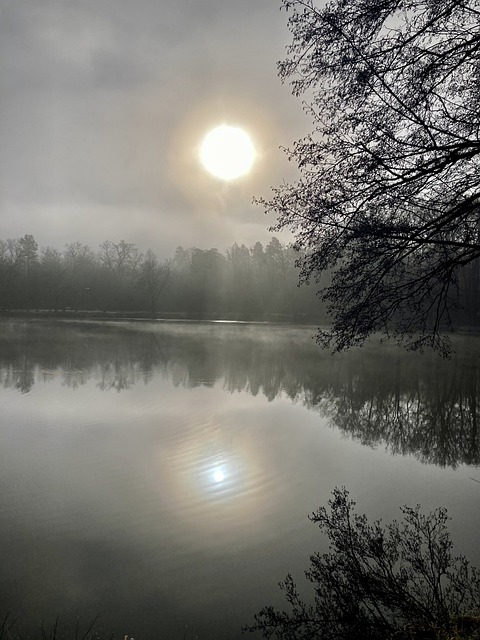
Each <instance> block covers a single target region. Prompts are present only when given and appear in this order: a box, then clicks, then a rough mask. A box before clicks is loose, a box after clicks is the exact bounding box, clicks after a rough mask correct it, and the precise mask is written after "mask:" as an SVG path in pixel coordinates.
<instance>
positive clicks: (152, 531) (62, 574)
mask: <svg viewBox="0 0 480 640" xmlns="http://www.w3.org/2000/svg"><path fill="white" fill-rule="evenodd" d="M97 383H98V380H97V379H95V377H92V378H88V379H86V380H85V381H84V384H82V385H81V386H79V387H77V388H76V389H71V388H69V387H67V386H65V385H64V381H63V379H62V377H61V376H55V375H50V376H48V380H47V379H45V380H44V379H43V378H42V376H40V375H38V376H37V382H36V384H35V385H34V386H33V387H32V389H31V391H30V392H29V393H28V394H25V395H22V394H20V393H19V392H18V391H16V390H5V389H1V390H0V425H1V429H0V486H1V487H2V493H1V495H0V501H1V505H0V506H1V509H0V513H1V514H2V515H1V518H2V522H1V526H0V562H2V566H6V567H7V569H8V571H5V572H4V575H3V578H2V579H1V581H0V582H1V586H0V590H1V592H0V596H2V599H3V601H4V602H5V603H6V604H9V605H10V606H12V607H14V608H15V607H17V606H18V602H19V601H21V602H23V603H24V605H25V606H26V607H27V608H28V610H31V611H32V613H33V614H35V612H37V611H45V610H46V609H48V608H49V607H52V608H53V607H55V613H57V612H58V609H59V608H62V609H64V608H65V609H68V607H69V606H70V607H73V606H77V603H82V605H81V606H82V607H84V609H85V610H90V608H92V609H94V610H95V608H97V609H96V610H95V611H94V613H97V612H98V603H99V602H102V603H104V609H105V616H104V617H105V620H106V621H109V623H111V624H112V625H115V624H120V622H121V623H122V624H124V623H126V620H127V619H128V620H133V621H134V628H133V629H132V635H135V633H137V635H139V633H138V632H137V630H138V629H140V628H141V625H142V624H143V623H142V620H143V619H145V620H150V619H152V616H153V617H155V615H159V614H158V611H160V610H161V611H162V612H163V613H162V615H163V623H162V624H164V627H162V628H165V629H169V630H170V631H171V635H172V637H174V636H175V637H178V636H179V635H180V636H181V634H182V631H181V630H182V629H183V627H184V625H185V621H188V623H189V625H190V626H191V628H195V629H196V630H197V631H196V632H198V631H199V630H202V631H203V633H204V637H207V636H208V635H212V634H213V633H214V631H215V629H217V627H218V628H219V629H221V628H222V627H223V626H224V625H226V624H227V622H226V621H227V620H228V621H229V622H228V624H231V625H232V628H233V627H235V629H236V628H238V627H239V626H240V625H241V624H243V623H245V622H246V621H247V620H248V619H249V618H250V616H251V614H252V613H253V612H254V611H255V610H257V609H259V608H260V607H261V606H263V605H264V604H267V603H269V602H273V601H274V600H275V598H276V597H277V591H276V583H277V582H278V580H280V579H281V578H282V577H283V576H284V575H285V574H286V573H287V572H288V571H292V572H293V573H294V574H295V575H296V577H297V578H299V579H300V578H301V575H302V570H303V569H304V568H306V566H307V564H308V555H309V553H311V552H313V551H314V550H317V549H319V550H321V549H322V545H323V544H324V543H323V541H322V539H321V538H319V536H318V533H317V531H316V529H315V528H314V527H313V525H311V524H309V523H308V521H307V519H306V515H307V514H308V513H310V512H311V511H312V510H314V509H316V508H317V506H319V505H320V504H323V503H325V501H326V500H327V499H328V497H329V495H330V492H331V490H332V489H333V487H334V486H336V485H338V486H341V485H345V486H347V488H350V489H351V492H352V497H353V498H354V499H355V500H356V501H357V503H358V505H359V509H360V510H361V511H366V512H367V513H368V514H369V515H371V516H372V517H375V518H377V517H381V518H383V519H384V520H387V521H388V520H390V519H393V518H394V517H397V518H398V517H399V512H398V506H400V505H402V504H416V503H417V502H418V503H420V504H422V505H423V506H424V507H425V508H426V509H429V508H431V507H434V506H437V505H440V504H441V505H444V506H446V507H447V508H449V511H450V515H452V517H453V518H454V520H453V522H452V531H453V533H454V539H455V540H456V541H457V542H458V547H459V548H458V551H459V552H460V551H461V552H465V553H467V554H468V555H469V556H472V557H473V558H475V557H477V558H478V554H479V550H478V544H477V540H476V532H477V531H478V526H479V524H480V523H479V512H478V509H475V508H472V505H478V501H479V496H480V493H479V490H478V484H477V483H475V482H472V481H471V480H470V479H469V478H470V477H471V476H477V475H478V474H477V472H476V470H475V469H472V468H465V467H460V468H458V469H457V470H452V469H441V468H438V467H435V466H433V465H424V464H421V463H419V462H418V461H417V460H415V459H414V458H413V457H402V456H394V457H392V456H390V455H389V454H388V452H386V451H384V449H383V447H378V448H376V449H374V448H368V447H363V446H362V445H361V444H359V443H358V442H356V441H353V440H350V439H348V438H344V437H342V436H341V434H340V433H339V432H338V431H337V430H334V429H331V428H330V427H329V426H328V423H327V419H326V418H322V417H321V416H319V415H318V413H315V412H310V411H308V410H307V409H306V408H305V407H304V406H302V404H301V403H297V404H294V403H292V402H291V401H290V400H288V399H287V398H285V397H283V396H279V397H277V398H276V399H274V400H273V401H268V400H267V398H266V397H264V396H263V395H261V394H259V395H257V396H252V395H250V394H249V393H247V392H246V391H242V392H235V393H228V392H227V391H226V390H225V389H224V388H223V381H222V380H221V379H220V380H218V381H217V383H216V384H214V385H213V386H211V387H208V386H198V387H194V388H187V387H184V386H174V385H173V384H172V381H171V379H169V378H168V377H162V376H160V375H157V376H155V375H154V376H153V377H152V378H151V379H150V380H149V382H148V384H144V383H143V381H142V380H141V379H140V380H138V381H137V382H136V383H135V384H134V385H132V386H131V387H130V388H128V389H125V390H123V391H121V392H120V393H118V392H117V391H115V390H114V389H111V390H110V391H101V389H100V388H99V387H98V384H97ZM219 472H222V473H223V474H224V476H223V478H220V477H217V478H215V473H219ZM479 564H480V563H479ZM45 576H47V577H45ZM38 593H41V594H42V595H41V597H39V596H38V595H36V594H38ZM29 594H30V595H29ZM3 596H4V597H3ZM28 598H30V600H29V599H28ZM119 611H120V612H122V613H119ZM165 611H167V612H168V615H167V613H164V612H165ZM222 611H223V613H219V612H222ZM102 613H103V612H102ZM109 616H110V618H109ZM182 621H183V622H182ZM175 625H177V626H175ZM120 631H122V630H120V629H119V633H118V635H120V636H121V633H120ZM122 632H123V631H122ZM192 633H193V632H192ZM215 633H216V632H215ZM175 634H176V635H175ZM141 636H142V637H143V638H145V639H149V630H148V629H147V628H145V629H143V633H142V634H141ZM215 637H217V638H221V637H222V636H221V634H216V635H215Z"/></svg>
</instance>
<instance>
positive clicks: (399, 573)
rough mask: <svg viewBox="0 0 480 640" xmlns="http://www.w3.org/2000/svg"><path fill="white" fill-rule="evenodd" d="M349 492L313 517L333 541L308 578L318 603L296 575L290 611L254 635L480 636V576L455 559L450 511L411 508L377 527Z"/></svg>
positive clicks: (265, 617) (265, 620)
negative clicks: (306, 595)
mask: <svg viewBox="0 0 480 640" xmlns="http://www.w3.org/2000/svg"><path fill="white" fill-rule="evenodd" d="M354 507H355V502H353V501H352V500H351V499H350V498H349V493H348V491H347V490H346V489H345V488H342V489H338V488H336V489H335V490H334V492H333V498H332V499H330V500H329V501H328V506H327V507H321V508H320V509H319V510H318V511H317V512H316V513H313V514H312V515H311V516H310V520H311V521H312V522H315V523H316V524H318V526H319V527H320V529H321V530H322V531H323V532H324V533H326V535H327V536H328V538H329V540H330V547H329V549H330V551H329V553H326V554H318V553H316V554H314V555H312V556H311V558H310V562H311V564H310V568H309V569H308V571H306V572H305V575H306V577H307V579H308V580H309V581H310V582H311V583H312V584H313V586H314V592H315V598H314V602H313V604H307V603H306V602H304V601H303V600H302V599H301V598H300V595H299V593H298V591H297V587H296V584H295V582H294V580H293V578H292V576H291V575H288V576H287V578H286V579H285V581H284V582H283V583H280V587H281V588H282V589H283V591H284V592H285V596H286V599H287V601H288V603H289V611H288V612H285V611H277V610H275V609H274V608H273V607H265V608H264V609H262V610H261V611H260V612H259V613H258V614H257V615H256V616H255V623H254V624H253V625H250V626H247V627H245V630H248V631H261V632H262V634H263V636H264V637H266V638H277V639H278V640H311V639H313V638H318V639H322V640H347V639H348V640H357V639H358V640H388V639H395V640H430V639H431V640H465V639H466V638H472V639H473V638H480V618H479V617H477V615H478V613H479V611H480V609H479V607H480V571H478V569H476V568H473V567H471V566H470V564H469V562H468V561H467V559H466V558H465V557H464V556H456V557H454V556H453V555H452V542H451V540H450V535H449V532H448V531H447V521H448V520H449V518H448V516H447V511H446V509H443V508H440V509H436V510H435V511H433V512H432V513H430V514H428V515H423V514H422V513H421V512H420V507H419V506H418V505H417V506H416V507H415V508H411V507H403V508H402V509H401V511H402V514H403V520H402V521H401V522H397V521H394V522H392V523H391V524H387V525H386V526H382V524H381V521H375V522H373V524H369V522H368V520H367V518H366V516H365V515H358V514H357V513H355V512H354Z"/></svg>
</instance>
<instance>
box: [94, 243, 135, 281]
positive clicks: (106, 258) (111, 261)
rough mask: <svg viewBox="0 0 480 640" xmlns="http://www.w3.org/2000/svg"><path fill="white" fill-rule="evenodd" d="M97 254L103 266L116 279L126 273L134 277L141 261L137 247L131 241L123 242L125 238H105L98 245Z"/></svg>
mask: <svg viewBox="0 0 480 640" xmlns="http://www.w3.org/2000/svg"><path fill="white" fill-rule="evenodd" d="M99 256H100V260H101V262H102V263H103V264H104V266H105V267H106V268H107V269H108V270H109V271H110V272H111V273H112V274H113V275H114V276H115V278H116V279H118V280H121V279H122V278H123V277H125V276H127V275H129V276H130V278H134V277H135V274H136V270H137V268H138V267H139V265H140V263H141V261H142V254H141V253H140V252H139V250H138V249H137V247H136V246H135V245H134V244H133V243H131V242H125V240H120V242H111V241H110V240H105V242H103V243H102V244H101V245H100V254H99Z"/></svg>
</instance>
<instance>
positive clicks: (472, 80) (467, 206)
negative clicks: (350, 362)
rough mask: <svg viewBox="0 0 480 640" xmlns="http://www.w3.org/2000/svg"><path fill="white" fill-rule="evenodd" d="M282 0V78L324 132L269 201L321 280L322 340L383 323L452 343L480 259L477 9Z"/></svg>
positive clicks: (306, 271)
mask: <svg viewBox="0 0 480 640" xmlns="http://www.w3.org/2000/svg"><path fill="white" fill-rule="evenodd" d="M283 7H284V8H285V9H286V10H287V11H289V12H290V18H289V21H288V22H289V27H290V29H291V32H292V34H293V40H292V44H291V45H290V47H289V48H288V57H287V59H286V60H285V61H283V62H281V63H279V75H280V77H281V78H282V80H284V81H285V80H290V81H291V85H292V90H293V93H294V94H295V95H297V96H298V95H301V94H304V95H305V96H306V110H307V112H308V113H309V114H310V116H311V118H312V120H313V124H314V131H313V133H312V134H311V135H309V136H307V137H306V138H304V139H302V140H300V141H299V142H297V143H296V144H295V146H294V148H293V149H292V150H291V151H289V157H290V158H291V159H293V160H294V161H296V163H297V164H298V167H299V170H300V178H299V180H298V181H297V182H295V183H293V184H289V185H288V184H287V185H283V186H281V187H279V188H278V189H275V190H274V196H273V198H272V199H271V201H269V202H264V201H263V202H264V204H265V206H266V208H267V210H269V211H273V212H274V213H275V214H276V215H277V216H278V222H277V224H276V225H275V226H274V228H273V230H276V231H277V230H281V229H283V228H285V227H287V228H290V229H291V230H293V232H294V233H295V235H296V243H295V246H296V248H297V249H298V250H299V251H301V252H302V255H301V257H300V258H299V263H300V265H301V267H302V271H301V279H302V281H308V280H309V279H314V280H315V281H317V282H318V283H321V284H323V286H322V288H321V289H320V296H321V298H322V299H323V301H324V302H325V304H326V306H327V308H328V311H329V314H330V316H331V318H332V321H333V325H332V329H331V331H327V332H323V331H319V333H318V340H319V342H320V343H321V344H322V345H333V346H334V348H335V349H336V350H342V349H345V348H348V347H349V346H352V345H355V344H361V343H363V342H364V340H365V339H366V338H367V337H368V336H370V335H371V334H372V333H374V332H376V331H381V332H384V333H385V334H386V335H392V336H394V337H395V338H396V339H397V341H398V342H401V343H403V344H405V345H406V346H407V347H409V348H420V349H421V348H422V347H423V346H425V345H431V346H433V347H436V348H440V349H442V350H444V351H445V350H447V349H448V341H446V340H445V339H444V337H442V335H441V333H440V332H441V330H442V328H444V327H446V326H450V323H451V310H452V308H454V306H455V304H456V302H457V300H458V294H457V290H456V288H457V285H458V281H459V275H460V274H461V272H462V270H463V269H464V267H465V265H468V264H469V263H472V261H476V260H477V259H478V258H479V256H480V227H479V213H480V208H479V199H480V164H479V153H480V137H479V136H480V89H479V87H480V4H479V2H478V0H462V1H460V0H446V1H445V2H438V1H435V2H432V1H430V0H381V1H379V2H365V1H364V0H348V1H347V0H332V1H331V2H329V3H328V4H324V3H319V2H317V1H316V0H283ZM330 271H332V272H333V273H332V280H331V281H329V282H326V283H322V278H323V276H324V275H325V274H327V275H328V277H330V275H329V274H330ZM475 295H477V296H478V291H477V292H475Z"/></svg>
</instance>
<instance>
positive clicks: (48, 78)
mask: <svg viewBox="0 0 480 640" xmlns="http://www.w3.org/2000/svg"><path fill="white" fill-rule="evenodd" d="M0 7H1V9H0V11H1V13H0V18H1V20H0V55H1V58H2V60H3V63H2V68H1V70H0V91H1V95H2V101H1V105H0V114H1V117H0V130H1V139H2V145H1V149H0V166H1V169H0V237H2V238H6V237H7V238H8V237H18V236H22V235H24V234H25V233H31V234H33V235H34V236H35V237H36V238H37V241H38V243H39V245H40V246H42V245H45V244H51V245H54V246H62V245H63V244H65V243H67V242H72V241H76V240H79V241H81V242H85V243H88V244H93V245H94V244H97V243H98V242H101V241H103V240H104V239H105V238H107V237H112V232H113V230H114V232H115V236H116V237H117V238H119V239H120V238H122V239H125V240H126V241H128V242H134V243H136V244H138V246H139V247H140V248H141V249H143V250H145V249H146V248H147V247H150V248H152V249H153V250H154V251H156V252H158V253H159V254H167V253H169V252H170V251H171V248H172V247H175V246H177V245H179V244H182V245H187V246H191V245H196V246H203V245H208V246H217V247H218V248H219V249H223V248H225V247H226V246H228V245H229V244H231V243H232V242H234V241H237V242H240V243H245V244H247V245H249V244H253V243H254V242H256V241H257V240H260V241H264V240H265V239H267V238H268V231H267V228H268V226H269V225H270V224H273V222H274V220H271V219H266V218H265V216H264V213H263V210H262V208H261V207H258V206H255V205H253V204H252V198H253V196H261V195H268V193H269V190H270V187H271V186H273V185H275V184H277V183H278V182H279V181H281V180H282V179H289V178H291V177H292V175H293V171H294V170H293V167H292V166H291V165H289V163H288V162H287V160H286V158H285V155H284V153H283V152H282V151H281V150H280V148H279V147H280V146H281V145H283V146H287V145H289V144H291V143H292V141H293V140H294V139H295V138H296V137H298V136H299V135H302V134H303V133H305V131H306V130H307V128H306V126H307V124H308V123H307V120H306V118H305V116H304V114H303V112H302V108H301V104H300V103H299V102H298V101H297V100H295V99H294V98H293V97H292V96H291V95H290V91H289V89H288V87H282V85H281V83H280V81H279V79H278V78H277V75H276V61H277V60H279V59H280V58H282V57H283V55H284V49H285V45H286V44H287V43H288V41H289V34H288V30H287V28H286V15H285V13H284V12H281V11H280V10H279V3H278V4H277V3H275V2H271V1H270V0H261V1H259V2H256V3H254V5H253V6H252V7H251V8H250V10H245V8H244V7H242V6H241V5H240V4H238V3H236V2H233V1H232V0H228V1H227V2H225V1H222V2H220V1H219V0H201V1H200V2H195V3H194V2H188V1H187V0H182V1H181V2H176V3H171V2H151V1H150V0H140V1H139V2H135V3H132V2H128V1H127V0H118V1H115V2H114V1H113V0H106V1H105V2H102V3H100V4H99V3H96V2H93V1H90V0H87V1H85V2H81V3H75V2H71V1H64V2H60V1H58V0H40V1H39V2H35V3H34V2H31V1H29V0H20V1H16V2H9V1H8V0H2V2H1V3H0ZM222 122H229V123H232V124H236V125H239V126H242V127H245V128H246V129H247V130H248V132H249V134H250V135H251V136H252V138H253V140H254V144H255V146H256V149H257V154H258V156H257V161H256V163H255V166H254V168H253V170H252V171H251V173H250V174H249V175H248V176H245V177H243V178H241V179H239V180H237V181H234V182H231V183H223V182H221V181H219V180H218V179H215V178H212V177H210V176H208V175H206V173H205V170H204V169H203V168H202V167H201V166H200V163H199V161H198V146H199V144H200V141H201V138H202V136H203V135H204V134H205V133H206V132H207V131H208V130H209V128H211V127H213V126H215V125H216V124H219V123H222Z"/></svg>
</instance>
